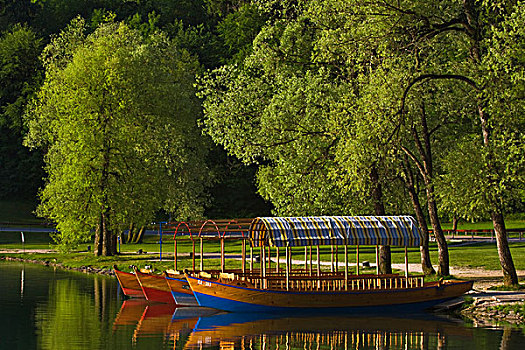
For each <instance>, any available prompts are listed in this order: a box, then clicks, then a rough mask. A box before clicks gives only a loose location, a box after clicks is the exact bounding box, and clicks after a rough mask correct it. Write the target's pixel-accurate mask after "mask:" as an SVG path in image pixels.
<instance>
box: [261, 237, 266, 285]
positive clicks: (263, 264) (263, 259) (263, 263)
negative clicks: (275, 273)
mask: <svg viewBox="0 0 525 350" xmlns="http://www.w3.org/2000/svg"><path fill="white" fill-rule="evenodd" d="M260 259H261V276H262V282H263V283H262V287H263V288H266V249H264V247H263V246H261V257H260Z"/></svg>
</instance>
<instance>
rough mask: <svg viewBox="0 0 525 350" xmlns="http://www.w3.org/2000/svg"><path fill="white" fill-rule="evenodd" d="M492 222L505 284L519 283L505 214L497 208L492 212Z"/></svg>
mask: <svg viewBox="0 0 525 350" xmlns="http://www.w3.org/2000/svg"><path fill="white" fill-rule="evenodd" d="M491 216H492V224H493V225H494V231H495V233H496V244H497V247H498V256H499V262H500V264H501V270H502V272H503V284H504V285H506V286H512V285H518V275H517V274H516V268H515V267H514V261H513V260H512V255H511V254H510V248H509V241H508V239H507V230H506V228H505V220H504V219H503V214H501V213H500V212H497V211H495V210H493V211H492V213H491Z"/></svg>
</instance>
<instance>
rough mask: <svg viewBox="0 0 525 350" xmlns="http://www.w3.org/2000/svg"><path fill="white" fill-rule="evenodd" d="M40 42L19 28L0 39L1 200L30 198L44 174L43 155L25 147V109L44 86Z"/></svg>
mask: <svg viewBox="0 0 525 350" xmlns="http://www.w3.org/2000/svg"><path fill="white" fill-rule="evenodd" d="M41 50H42V44H41V39H40V38H39V37H38V36H37V35H36V34H35V33H34V32H33V31H32V30H31V29H30V28H28V27H26V26H21V25H16V26H14V27H13V28H12V29H11V30H9V31H6V32H3V33H2V34H1V36H0V81H2V86H0V164H2V165H1V166H0V198H13V197H14V196H17V197H19V198H20V197H22V198H31V197H32V196H35V194H36V193H37V190H38V187H39V186H40V184H41V178H42V176H43V173H42V171H41V167H42V156H41V154H40V152H38V151H37V152H30V151H29V150H28V149H27V148H25V147H23V145H22V140H23V137H24V135H25V134H26V132H27V128H26V126H25V122H24V118H23V115H24V108H25V106H26V103H27V101H28V99H30V98H31V96H32V95H33V94H34V93H35V92H36V90H37V89H38V87H39V86H40V83H41V75H42V66H41V64H40V62H39V59H38V58H39V55H40V53H41Z"/></svg>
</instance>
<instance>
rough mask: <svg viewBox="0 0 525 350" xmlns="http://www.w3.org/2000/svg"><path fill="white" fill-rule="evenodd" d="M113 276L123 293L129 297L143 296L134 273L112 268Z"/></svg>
mask: <svg viewBox="0 0 525 350" xmlns="http://www.w3.org/2000/svg"><path fill="white" fill-rule="evenodd" d="M113 270H114V271H115V276H117V280H118V282H119V284H120V288H121V289H122V292H123V293H124V295H126V296H128V297H131V298H145V296H144V292H143V291H142V288H140V284H139V281H138V280H137V276H136V275H135V274H134V273H129V272H124V271H119V270H117V269H115V268H113Z"/></svg>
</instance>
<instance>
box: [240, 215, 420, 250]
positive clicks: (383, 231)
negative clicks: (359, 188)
mask: <svg viewBox="0 0 525 350" xmlns="http://www.w3.org/2000/svg"><path fill="white" fill-rule="evenodd" d="M250 238H251V241H252V244H253V245H254V246H261V245H263V246H266V245H270V246H274V247H286V246H289V247H296V246H312V245H344V244H349V245H392V246H419V245H420V242H421V236H420V233H419V230H418V228H417V224H416V221H415V220H414V218H412V217H411V216H310V217H258V218H256V219H254V220H253V222H252V224H251V226H250Z"/></svg>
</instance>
